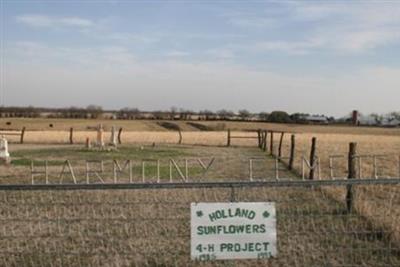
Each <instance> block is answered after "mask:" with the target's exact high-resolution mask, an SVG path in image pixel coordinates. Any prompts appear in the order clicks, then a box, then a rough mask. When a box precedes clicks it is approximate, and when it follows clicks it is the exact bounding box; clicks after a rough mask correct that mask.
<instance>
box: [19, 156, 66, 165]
mask: <svg viewBox="0 0 400 267" xmlns="http://www.w3.org/2000/svg"><path fill="white" fill-rule="evenodd" d="M31 163H32V160H31V159H27V158H19V159H13V160H12V161H11V164H12V165H14V166H30V165H31ZM63 163H64V161H63V160H48V161H47V165H48V166H58V165H62V164H63ZM33 164H34V165H35V166H44V165H45V162H44V161H42V160H33Z"/></svg>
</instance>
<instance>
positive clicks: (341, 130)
mask: <svg viewBox="0 0 400 267" xmlns="http://www.w3.org/2000/svg"><path fill="white" fill-rule="evenodd" d="M6 122H11V125H6ZM157 122H158V121H157V120H105V119H96V120H92V119H44V118H39V119H29V118H0V129H22V127H26V128H27V129H28V130H31V131H67V130H69V128H71V127H73V128H74V129H75V130H78V131H85V130H87V129H88V128H87V127H96V126H97V125H98V124H100V123H101V124H103V125H104V127H105V128H106V129H110V128H111V127H112V126H113V125H115V126H116V127H122V128H123V129H124V130H126V131H128V132H130V131H168V130H167V129H165V128H163V127H161V126H160V125H158V124H157ZM172 122H173V123H175V124H177V125H179V127H180V128H181V129H182V130H183V131H198V129H196V128H194V127H192V126H190V125H188V124H187V123H186V121H172ZM193 122H195V123H200V124H204V125H207V126H209V127H211V128H214V129H217V130H226V129H232V130H234V131H243V130H257V129H273V130H276V131H286V132H293V133H325V134H357V135H394V136H400V128H380V127H352V126H346V125H300V124H283V123H265V122H236V121H193ZM49 124H53V127H52V128H50V127H49Z"/></svg>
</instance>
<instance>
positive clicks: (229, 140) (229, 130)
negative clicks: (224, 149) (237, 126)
mask: <svg viewBox="0 0 400 267" xmlns="http://www.w3.org/2000/svg"><path fill="white" fill-rule="evenodd" d="M226 146H231V129H228V141H227V143H226Z"/></svg>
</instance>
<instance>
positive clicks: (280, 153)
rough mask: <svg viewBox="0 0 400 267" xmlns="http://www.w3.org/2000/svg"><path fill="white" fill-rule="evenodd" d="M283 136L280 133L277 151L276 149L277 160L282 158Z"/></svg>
mask: <svg viewBox="0 0 400 267" xmlns="http://www.w3.org/2000/svg"><path fill="white" fill-rule="evenodd" d="M284 136H285V133H284V132H282V133H281V139H280V140H279V149H278V158H279V159H280V158H281V157H282V144H283V137H284Z"/></svg>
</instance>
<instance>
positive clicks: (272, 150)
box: [269, 131, 274, 155]
mask: <svg viewBox="0 0 400 267" xmlns="http://www.w3.org/2000/svg"><path fill="white" fill-rule="evenodd" d="M270 135H271V137H270V139H271V140H270V144H269V150H270V154H271V155H274V132H272V131H271V132H270Z"/></svg>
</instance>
